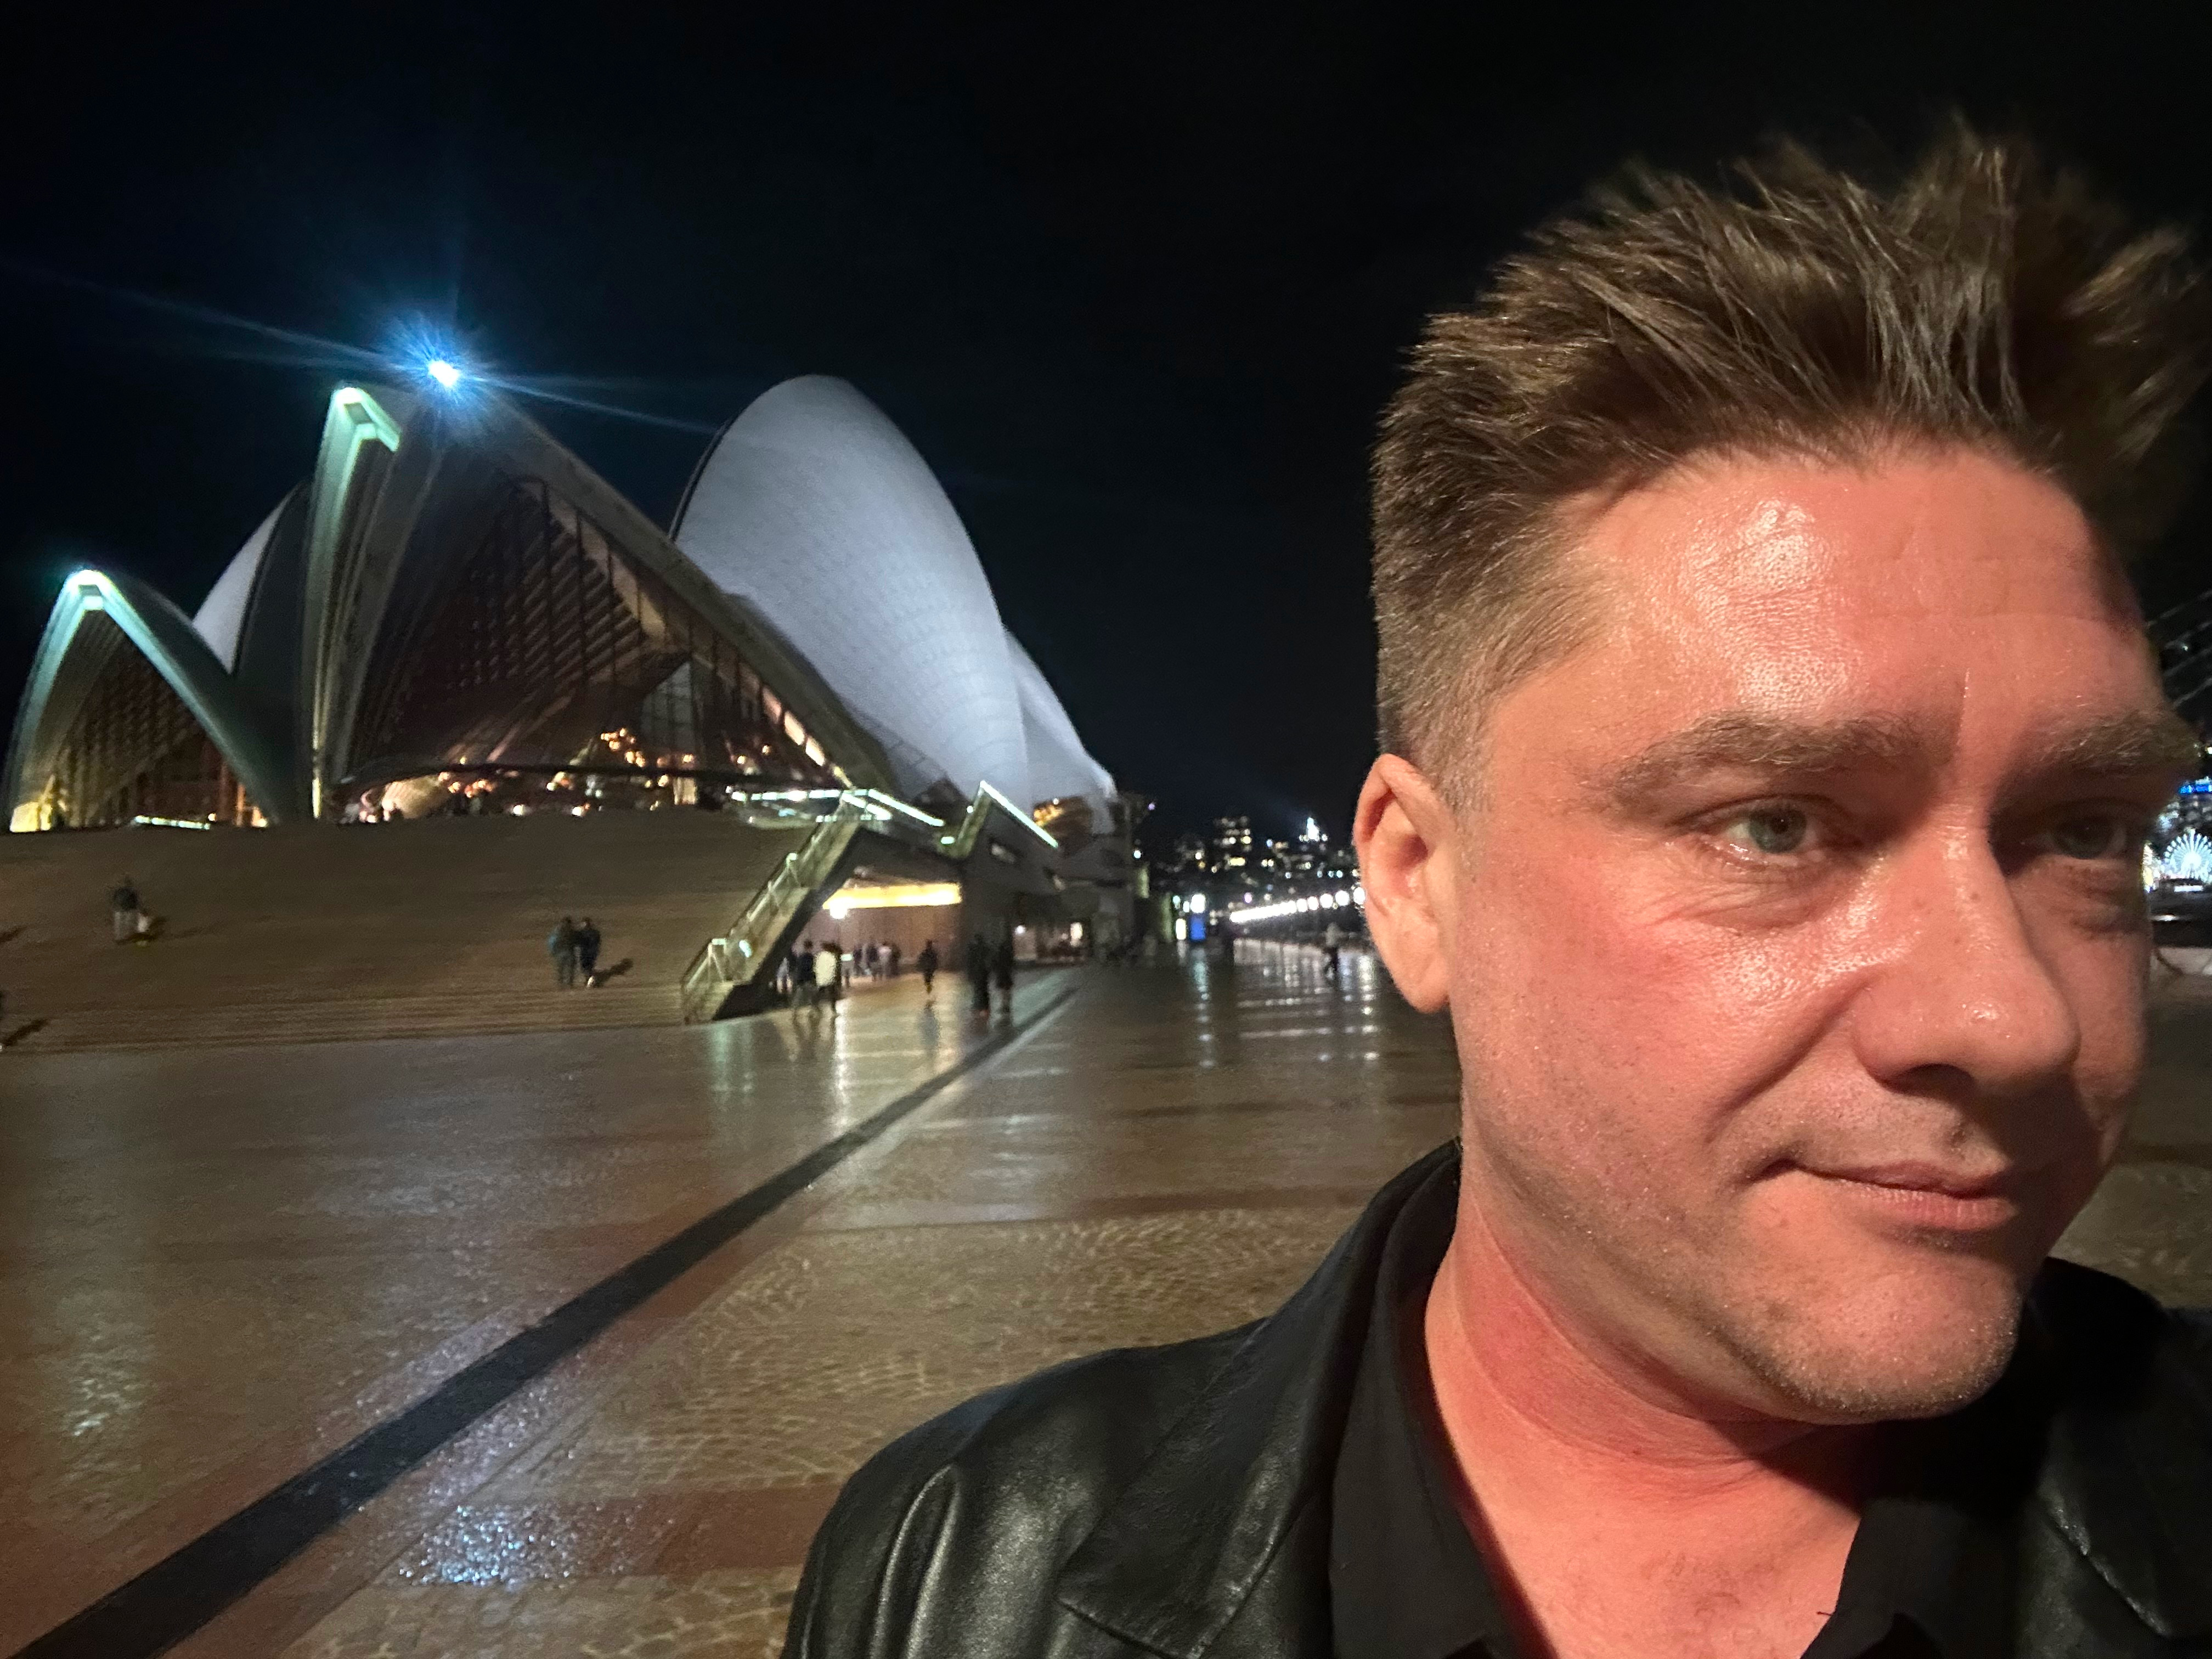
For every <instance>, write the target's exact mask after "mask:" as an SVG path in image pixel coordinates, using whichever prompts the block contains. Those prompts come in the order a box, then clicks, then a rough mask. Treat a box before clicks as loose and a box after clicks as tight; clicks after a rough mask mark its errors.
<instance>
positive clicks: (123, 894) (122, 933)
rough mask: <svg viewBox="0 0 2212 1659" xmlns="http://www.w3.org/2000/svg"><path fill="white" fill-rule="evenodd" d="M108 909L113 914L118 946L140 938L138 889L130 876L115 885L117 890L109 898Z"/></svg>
mask: <svg viewBox="0 0 2212 1659" xmlns="http://www.w3.org/2000/svg"><path fill="white" fill-rule="evenodd" d="M107 908H108V909H109V910H111V911H112V912H113V921H114V923H115V942H116V943H117V944H118V945H128V944H130V943H131V940H132V939H136V938H137V937H138V917H139V914H140V912H139V908H138V887H137V883H135V882H133V881H132V880H131V878H130V877H129V876H125V877H124V878H123V879H122V880H121V881H119V882H118V883H116V884H115V890H114V891H113V892H112V893H110V894H109V895H108V896H107Z"/></svg>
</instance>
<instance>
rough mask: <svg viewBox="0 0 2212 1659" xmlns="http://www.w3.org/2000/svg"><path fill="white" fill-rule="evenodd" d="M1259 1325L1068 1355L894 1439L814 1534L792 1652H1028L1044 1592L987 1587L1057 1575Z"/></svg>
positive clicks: (1044, 1619)
mask: <svg viewBox="0 0 2212 1659" xmlns="http://www.w3.org/2000/svg"><path fill="white" fill-rule="evenodd" d="M1251 1329H1252V1327H1249V1326H1246V1327H1242V1328H1238V1329H1236V1330H1232V1331H1225V1332H1222V1333H1220V1334H1218V1335H1213V1336H1207V1337H1201V1338H1199V1339H1197V1340H1194V1341H1188V1342H1181V1343H1176V1344H1173V1345H1170V1346H1165V1347H1158V1348H1118V1349H1114V1350H1110V1351H1109V1352H1103V1353H1097V1354H1091V1355H1089V1356H1086V1357H1085V1358H1080V1359H1074V1360H1070V1361H1068V1362H1066V1364H1060V1365H1055V1366H1054V1367H1052V1368H1051V1369H1050V1370H1044V1371H1041V1372H1038V1373H1037V1374H1036V1375H1035V1376H1029V1377H1025V1378H1024V1379H1022V1380H1021V1381H1019V1382H1017V1383H1008V1384H1006V1386H1004V1387H1001V1388H998V1389H992V1390H991V1391H990V1392H988V1393H987V1394H982V1395H977V1396H976V1397H975V1399H972V1400H969V1401H966V1402H965V1403H963V1404H962V1405H959V1406H957V1407H953V1408H952V1409H951V1411H948V1412H945V1413H943V1414H942V1415H941V1416H939V1417H935V1418H933V1419H930V1420H929V1421H928V1422H927V1423H924V1424H923V1425H921V1427H919V1428H917V1429H914V1430H912V1431H909V1432H908V1433H906V1434H904V1435H902V1436H901V1437H899V1438H898V1439H896V1440H895V1441H893V1442H892V1443H890V1445H888V1446H886V1447H885V1448H884V1449H883V1450H882V1451H880V1452H878V1453H877V1454H876V1455H875V1456H874V1457H872V1458H871V1459H870V1460H869V1461H868V1462H867V1463H866V1464H865V1465H864V1466H863V1467H862V1468H860V1471H859V1472H858V1473H857V1474H854V1476H853V1478H852V1479H851V1480H848V1482H846V1485H845V1489H844V1491H843V1492H841V1493H840V1494H839V1495H838V1498H837V1502H836V1505H835V1506H834V1507H833V1508H832V1509H831V1510H830V1512H829V1518H828V1519H827V1520H825V1521H824V1522H823V1525H822V1528H821V1530H820V1532H818V1533H817V1534H816V1536H815V1540H814V1547H813V1550H812V1552H811V1555H810V1557H809V1559H808V1562H807V1570H806V1581H807V1582H806V1588H805V1590H804V1591H803V1592H802V1599H801V1601H800V1603H799V1606H798V1607H796V1608H795V1609H794V1610H793V1619H792V1626H791V1645H790V1647H789V1648H788V1649H787V1651H788V1652H789V1653H791V1654H794V1655H800V1654H814V1653H839V1654H842V1653H846V1652H856V1651H871V1652H872V1651H875V1650H874V1649H873V1648H872V1647H868V1646H866V1644H865V1642H862V1641H860V1640H859V1639H858V1638H860V1637H861V1636H862V1635H863V1633H864V1632H882V1633H883V1634H884V1636H889V1635H890V1633H892V1632H900V1635H901V1639H900V1641H899V1642H898V1643H897V1644H895V1645H894V1646H893V1647H892V1648H890V1649H889V1651H896V1652H901V1653H924V1652H928V1653H935V1652H939V1651H945V1652H956V1651H957V1652H963V1653H969V1652H973V1653H977V1654H981V1653H985V1652H989V1653H993V1654H995V1653H997V1652H999V1651H1000V1645H999V1638H1005V1642H1004V1647H1005V1650H1006V1651H1007V1652H1009V1653H1014V1652H1024V1651H1030V1650H1031V1649H1030V1648H1029V1647H1025V1646H1024V1645H1023V1644H1024V1641H1029V1640H1031V1639H1032V1638H1034V1639H1035V1640H1036V1642H1039V1643H1041V1642H1042V1638H1044V1635H1045V1629H1046V1626H1048V1624H1049V1623H1050V1621H1051V1620H1054V1618H1055V1617H1056V1616H1057V1615H1056V1613H1054V1609H1053V1608H1052V1607H1051V1606H1050V1605H1049V1597H1048V1596H1039V1595H1029V1596H1025V1597H1024V1598H1022V1600H1023V1601H1024V1606H1023V1607H1021V1608H1019V1609H1016V1608H1014V1607H1010V1606H1008V1605H1006V1602H1005V1601H1004V1600H1003V1599H1002V1598H998V1597H994V1596H993V1595H992V1587H993V1586H994V1585H996V1586H1001V1587H1003V1586H1004V1585H1006V1584H1008V1583H1019V1584H1024V1585H1030V1586H1036V1585H1042V1584H1046V1583H1050V1581H1051V1580H1052V1578H1053V1577H1054V1576H1055V1575H1056V1574H1057V1573H1058V1571H1060V1567H1061V1566H1062V1565H1064V1564H1065V1563H1066V1559H1067V1558H1068V1557H1069V1556H1070V1555H1071V1554H1073V1553H1074V1551H1075V1549H1076V1547H1077V1546H1079V1544H1081V1543H1082V1542H1083V1541H1084V1539H1085V1537H1087V1536H1088V1535H1089V1534H1090V1533H1091V1530H1092V1529H1093V1528H1095V1527H1096V1526H1097V1523H1098V1522H1099V1520H1100V1518H1101V1517H1102V1516H1103V1515H1104V1513H1105V1512H1106V1510H1108V1509H1109V1508H1110V1507H1111V1506H1112V1504H1113V1503H1114V1501H1115V1498H1118V1497H1119V1496H1120V1495H1121V1492H1122V1490H1123V1489H1124V1488H1125V1487H1126V1486H1127V1484H1128V1483H1129V1481H1130V1480H1133V1478H1134V1477H1135V1475H1136V1474H1138V1472H1139V1470H1140V1469H1141V1468H1143V1467H1144V1465H1145V1463H1146V1460H1147V1459H1148V1458H1149V1457H1150V1456H1151V1455H1152V1452H1153V1451H1154V1450H1155V1449H1157V1448H1158V1445H1159V1443H1160V1442H1161V1440H1162V1439H1163V1438H1164V1437H1165V1436H1166V1435H1167V1433H1168V1431H1170V1429H1171V1428H1172V1427H1173V1426H1174V1425H1175V1424H1176V1422H1177V1421H1178V1420H1179V1419H1181V1418H1182V1416H1183V1414H1184V1413H1186V1412H1187V1411H1188V1409H1189V1408H1190V1407H1191V1406H1192V1405H1193V1403H1194V1401H1196V1400H1197V1399H1198V1398H1199V1397H1200V1395H1202V1394H1203V1393H1204V1391H1205V1389H1206V1385H1207V1383H1209V1382H1211V1381H1212V1379H1213V1378H1214V1377H1215V1376H1218V1374H1219V1372H1220V1370H1221V1369H1222V1367H1223V1366H1224V1365H1225V1364H1227V1363H1228V1361H1229V1359H1230V1358H1231V1357H1232V1356H1233V1355H1234V1354H1235V1352H1237V1348H1238V1347H1239V1346H1241V1344H1242V1343H1243V1340H1244V1339H1245V1338H1246V1337H1247V1336H1248V1335H1249V1334H1250V1331H1251ZM950 1563H957V1571H949V1570H947V1564H950ZM978 1597H982V1598H985V1599H988V1600H991V1601H992V1603H993V1605H991V1606H990V1607H983V1606H981V1605H977V1606H970V1605H969V1603H970V1602H971V1601H975V1600H976V1599H977V1598H978ZM963 1630H964V1631H965V1632H967V1636H966V1640H967V1642H968V1643H969V1645H967V1646H962V1645H960V1644H958V1643H957V1642H954V1643H953V1644H951V1645H949V1646H942V1645H939V1644H938V1641H937V1639H936V1638H943V1639H945V1640H948V1641H949V1640H950V1639H951V1638H952V1637H953V1636H954V1635H955V1634H956V1633H957V1632H962V1631H963ZM985 1632H988V1637H987V1638H986V1636H985Z"/></svg>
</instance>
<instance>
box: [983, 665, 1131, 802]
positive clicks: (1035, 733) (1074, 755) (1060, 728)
mask: <svg viewBox="0 0 2212 1659" xmlns="http://www.w3.org/2000/svg"><path fill="white" fill-rule="evenodd" d="M1006 653H1007V655H1009V656H1010V657H1012V659H1013V664H1014V684H1015V687H1016V690H1017V691H1018V694H1019V696H1020V697H1021V704H1022V732H1023V739H1024V744H1025V745H1026V747H1027V748H1028V750H1029V760H1030V795H1031V796H1032V797H1033V798H1034V800H1033V802H1032V804H1034V801H1045V800H1055V799H1062V798H1066V797H1073V796H1076V795H1080V796H1082V797H1083V799H1085V800H1087V801H1089V802H1090V803H1091V805H1093V806H1094V807H1096V808H1097V809H1098V810H1099V811H1101V812H1103V811H1105V808H1106V800H1107V797H1108V796H1109V795H1111V794H1112V793H1114V780H1113V779H1112V778H1111V777H1110V776H1109V775H1108V774H1107V771H1106V769H1105V768H1104V767H1103V766H1101V765H1100V764H1099V763H1097V761H1095V760H1093V759H1091V755H1090V751H1089V750H1086V749H1085V748H1084V746H1083V739H1082V738H1080V737H1079V736H1077V735H1076V731H1075V722H1074V721H1073V720H1070V719H1068V717H1067V710H1066V708H1064V707H1063V706H1062V705H1061V703H1060V698H1059V696H1058V695H1057V694H1056V693H1055V692H1054V690H1053V689H1052V684H1051V682H1049V681H1048V680H1047V679H1046V678H1045V677H1044V671H1043V670H1042V669H1041V668H1039V667H1038V666H1037V665H1036V659H1035V658H1033V657H1031V656H1030V653H1028V652H1027V651H1025V650H1024V649H1023V648H1022V642H1021V641H1019V640H1018V639H1016V638H1015V637H1014V636H1013V635H1012V634H1009V635H1006Z"/></svg>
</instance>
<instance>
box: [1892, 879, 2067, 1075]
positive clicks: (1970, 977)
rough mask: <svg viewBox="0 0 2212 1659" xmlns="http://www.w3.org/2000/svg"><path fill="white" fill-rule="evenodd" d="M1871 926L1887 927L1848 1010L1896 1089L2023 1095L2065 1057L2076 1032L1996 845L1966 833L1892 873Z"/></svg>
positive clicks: (2058, 1069) (2063, 1064) (2062, 1067)
mask: <svg viewBox="0 0 2212 1659" xmlns="http://www.w3.org/2000/svg"><path fill="white" fill-rule="evenodd" d="M1894 873H1895V878H1896V880H1895V885H1894V887H1893V889H1892V890H1890V891H1888V892H1887V893H1885V894H1884V895H1883V896H1882V901H1881V906H1880V913H1879V915H1877V917H1876V918H1875V923H1876V926H1877V927H1879V928H1880V929H1881V931H1883V932H1886V933H1891V934H1892V935H1893V941H1892V942H1893V946H1894V948H1893V949H1889V950H1881V949H1880V948H1877V951H1876V952H1875V954H1876V955H1877V956H1878V957H1881V959H1882V960H1883V963H1884V966H1883V967H1882V969H1881V970H1880V973H1879V975H1878V978H1877V980H1876V981H1875V984H1874V985H1872V986H1870V987H1869V990H1868V992H1867V994H1866V995H1865V996H1864V997H1863V999H1862V1000H1861V1001H1860V1004H1859V1006H1858V1008H1857V1018H1856V1020H1855V1035H1856V1038H1857V1044H1858V1048H1859V1053H1860V1057H1861V1060H1862V1061H1863V1064H1864V1065H1865V1066H1866V1067H1867V1069H1868V1071H1869V1072H1870V1073H1873V1074H1874V1075H1875V1076H1876V1077H1878V1078H1880V1079H1882V1080H1883V1081H1884V1082H1886V1083H1888V1084H1891V1085H1893V1086H1896V1087H1902V1088H1913V1087H1923V1088H1934V1089H1936V1090H1938V1091H1943V1090H1946V1089H1947V1088H1956V1087H1958V1086H1959V1085H1960V1082H1961V1080H1963V1082H1964V1083H1965V1084H1966V1085H1967V1086H1968V1087H1970V1089H1971V1091H1972V1092H1973V1093H1976V1094H1981V1095H1995V1096H2006V1095H2018V1094H2024V1093H2028V1092H2031V1091H2034V1090H2035V1089H2038V1088H2039V1087H2042V1086H2044V1085H2046V1084H2048V1083H2049V1082H2050V1081H2051V1079H2053V1078H2054V1077H2057V1076H2058V1075H2060V1074H2061V1073H2064V1072H2065V1071H2066V1069H2067V1068H2068V1067H2069V1066H2071V1065H2072V1064H2073V1061H2074V1059H2075V1055H2076V1054H2078V1053H2079V1052H2080V1049H2081V1024H2080V1022H2079V1021H2078V1020H2077V1019H2076V1018H2075V1012H2074V1008H2073V1005H2072V1004H2071V1003H2070V1002H2069V1000H2067V997H2066V994H2065V991H2064V989H2063V987H2061V985H2060V983H2059V981H2058V980H2057V976H2056V975H2053V974H2052V972H2051V969H2050V967H2049V966H2048V965H2047V963H2045V960H2044V957H2043V956H2042V955H2041V953H2040V952H2039V949H2038V946H2037V941H2036V938H2035V931H2034V929H2033V927H2030V926H2029V918H2028V917H2027V915H2024V914H2023V911H2022V909H2021V895H2020V894H2019V893H2018V892H2017V891H2015V887H2014V884H2013V883H2012V882H2011V881H2010V880H2008V878H2007V875H2006V872H2005V870H2004V868H2003V866H2002V864H2001V863H2000V861H1999V860H1998V858H1997V855H1996V851H1995V850H1994V849H1993V848H1990V847H1989V846H1988V845H1987V844H1986V843H1982V844H1974V843H1972V842H1969V841H1966V840H1965V839H1963V838H1962V839H1961V840H1960V841H1959V842H1953V843H1950V844H1948V845H1944V846H1941V847H1929V848H1923V849H1920V850H1919V851H1917V853H1916V854H1914V855H1913V856H1912V857H1911V858H1910V859H1908V860H1905V862H1904V863H1903V864H1902V865H1901V866H1899V867H1898V868H1897V870H1896V871H1895V872H1894Z"/></svg>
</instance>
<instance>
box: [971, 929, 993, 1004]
mask: <svg viewBox="0 0 2212 1659" xmlns="http://www.w3.org/2000/svg"><path fill="white" fill-rule="evenodd" d="M967 966H968V988H969V990H970V991H971V992H973V993H974V994H975V1012H977V1013H979V1014H987V1013H989V1012H991V947H990V946H989V945H986V944H985V943H984V942H983V936H982V935H981V933H978V934H976V935H975V938H974V939H969V941H968V963H967Z"/></svg>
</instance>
